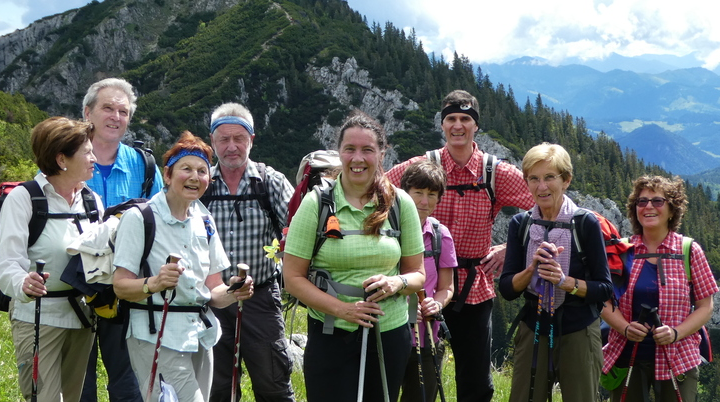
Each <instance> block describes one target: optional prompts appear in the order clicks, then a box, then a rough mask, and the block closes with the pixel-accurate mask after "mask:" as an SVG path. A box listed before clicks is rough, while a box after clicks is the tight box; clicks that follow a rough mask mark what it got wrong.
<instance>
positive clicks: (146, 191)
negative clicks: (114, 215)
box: [133, 140, 156, 198]
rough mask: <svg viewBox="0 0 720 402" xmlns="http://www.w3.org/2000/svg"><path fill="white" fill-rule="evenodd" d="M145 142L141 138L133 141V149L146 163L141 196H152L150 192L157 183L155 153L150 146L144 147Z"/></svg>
mask: <svg viewBox="0 0 720 402" xmlns="http://www.w3.org/2000/svg"><path fill="white" fill-rule="evenodd" d="M144 145H145V143H144V142H142V141H139V140H135V141H133V149H134V150H135V151H137V153H138V154H140V156H141V157H142V159H143V162H144V163H145V180H143V184H142V193H141V194H140V197H143V198H150V192H151V191H152V188H153V185H155V165H156V163H155V155H153V152H152V150H151V149H150V148H145V147H144Z"/></svg>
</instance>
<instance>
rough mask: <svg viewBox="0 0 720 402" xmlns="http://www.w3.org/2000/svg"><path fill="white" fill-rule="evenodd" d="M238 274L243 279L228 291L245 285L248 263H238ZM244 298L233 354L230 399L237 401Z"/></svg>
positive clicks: (240, 309)
mask: <svg viewBox="0 0 720 402" xmlns="http://www.w3.org/2000/svg"><path fill="white" fill-rule="evenodd" d="M237 268H238V276H239V277H240V278H242V279H240V280H239V281H237V282H235V283H233V284H232V286H230V287H229V288H228V290H227V292H228V293H232V292H234V291H235V290H236V289H240V288H241V287H243V285H245V279H247V273H248V271H249V270H250V267H249V266H247V265H246V264H238V265H237ZM242 309H243V302H242V300H239V301H238V308H237V319H236V321H235V354H234V356H233V372H232V391H230V401H231V402H235V401H236V399H235V395H237V386H238V371H239V369H240V323H241V322H242Z"/></svg>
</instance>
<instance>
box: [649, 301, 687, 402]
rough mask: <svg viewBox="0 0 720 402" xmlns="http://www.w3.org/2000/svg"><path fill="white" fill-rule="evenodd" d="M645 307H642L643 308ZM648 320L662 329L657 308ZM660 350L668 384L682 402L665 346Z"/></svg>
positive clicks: (679, 401)
mask: <svg viewBox="0 0 720 402" xmlns="http://www.w3.org/2000/svg"><path fill="white" fill-rule="evenodd" d="M644 307H645V305H643V308H644ZM650 319H651V320H652V321H653V325H654V326H655V327H656V328H657V327H662V322H661V321H660V316H659V315H658V313H657V307H655V309H654V310H653V311H651V314H650ZM660 348H661V349H662V350H663V354H665V360H666V361H667V365H668V369H669V370H670V382H672V385H673V389H674V390H675V395H676V396H677V400H678V402H682V400H683V399H682V394H680V388H679V387H678V383H677V379H676V378H675V371H673V367H672V363H671V362H670V358H669V357H668V352H667V345H662V346H660Z"/></svg>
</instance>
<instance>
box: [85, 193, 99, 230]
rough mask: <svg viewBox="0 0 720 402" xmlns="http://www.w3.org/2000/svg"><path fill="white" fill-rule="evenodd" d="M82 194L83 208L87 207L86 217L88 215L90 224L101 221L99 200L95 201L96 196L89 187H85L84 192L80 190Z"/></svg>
mask: <svg viewBox="0 0 720 402" xmlns="http://www.w3.org/2000/svg"><path fill="white" fill-rule="evenodd" d="M80 193H81V194H82V197H83V207H85V215H87V218H88V219H89V220H90V222H97V221H99V220H100V212H99V211H98V207H97V200H96V199H95V195H94V194H93V192H92V190H90V189H89V188H87V187H83V188H82V190H80Z"/></svg>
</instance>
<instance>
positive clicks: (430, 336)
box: [418, 290, 445, 402]
mask: <svg viewBox="0 0 720 402" xmlns="http://www.w3.org/2000/svg"><path fill="white" fill-rule="evenodd" d="M418 298H422V299H425V291H424V290H420V291H418ZM438 314H442V313H438ZM423 321H425V332H426V334H425V335H427V337H428V339H429V340H430V354H431V355H432V358H433V366H434V368H435V381H437V386H438V391H439V393H440V401H441V402H445V390H444V389H443V385H442V374H441V373H440V361H439V360H438V352H437V348H436V347H435V337H434V336H433V328H432V323H431V322H430V319H428V318H425V317H423Z"/></svg>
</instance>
